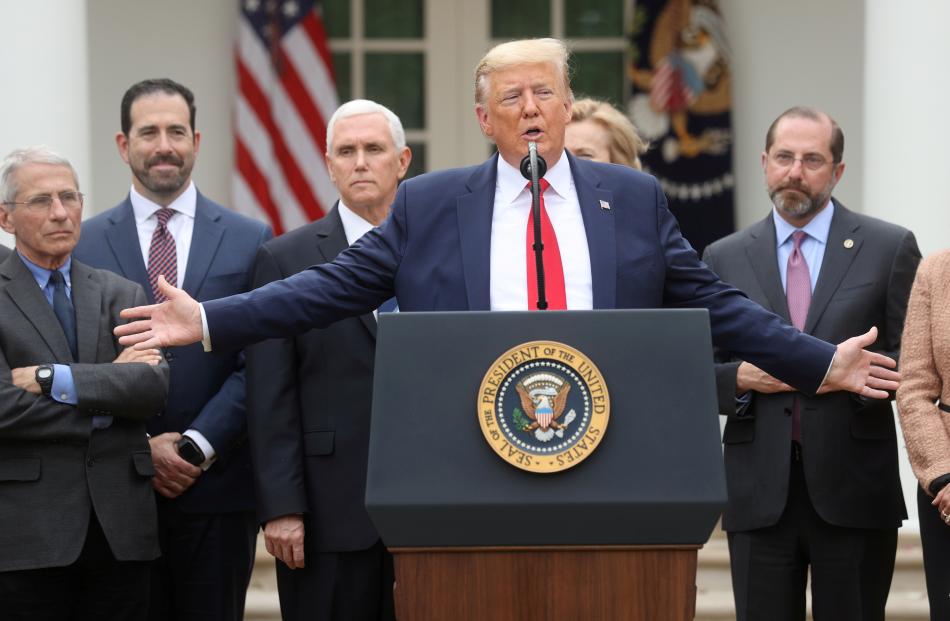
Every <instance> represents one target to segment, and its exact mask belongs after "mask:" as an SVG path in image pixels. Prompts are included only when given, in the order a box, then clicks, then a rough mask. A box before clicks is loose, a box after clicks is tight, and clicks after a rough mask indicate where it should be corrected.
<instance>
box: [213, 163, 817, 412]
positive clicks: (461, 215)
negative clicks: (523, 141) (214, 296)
mask: <svg viewBox="0 0 950 621" xmlns="http://www.w3.org/2000/svg"><path fill="white" fill-rule="evenodd" d="M497 157H498V156H497V155H496V156H495V157H493V158H491V159H489V160H488V161H487V162H484V163H483V164H481V165H479V166H474V167H471V168H458V169H452V170H446V171H440V172H434V173H429V174H426V175H422V176H419V177H416V178H414V179H410V180H408V181H406V182H404V183H403V184H402V185H401V186H400V187H399V191H398V192H397V194H396V200H395V202H394V204H393V209H392V212H391V214H390V216H389V218H387V220H386V221H385V222H384V223H383V225H382V226H380V227H379V228H378V229H375V230H373V231H371V232H369V233H367V234H366V235H364V236H363V238H362V239H361V240H360V241H358V242H357V243H356V244H354V245H353V246H352V247H351V248H350V249H348V250H347V251H345V252H343V253H341V254H340V255H339V256H338V257H337V259H336V260H334V261H333V262H332V263H328V264H325V265H319V266H313V267H311V268H309V269H307V270H305V271H303V272H301V273H299V274H297V275H294V276H291V277H290V278H287V279H284V280H280V281H276V282H274V283H271V284H269V285H267V286H265V287H262V288H260V289H257V290H255V291H253V292H250V293H247V294H244V295H241V296H238V297H233V298H229V299H227V300H216V301H213V302H209V303H206V304H205V305H204V307H205V312H206V315H207V319H208V327H209V331H210V335H211V344H212V347H214V348H215V349H216V350H217V349H218V348H238V347H242V346H244V345H246V344H248V343H251V342H254V341H257V340H261V339H264V338H270V337H277V336H291V335H294V334H297V333H300V332H303V331H305V330H308V329H310V328H314V327H325V326H327V325H329V324H330V323H332V322H334V321H336V320H338V319H341V318H343V317H347V316H352V315H358V314H362V313H366V312H368V311H370V310H372V309H373V308H376V307H377V306H379V304H380V303H381V302H383V301H384V300H386V299H387V298H389V297H391V296H392V295H394V294H395V295H396V296H397V298H398V300H399V308H400V311H409V312H411V311H455V310H489V305H490V297H489V273H490V269H489V262H490V245H491V222H492V209H493V205H494V197H495V178H496V175H497V168H496V166H497ZM567 157H568V160H569V162H570V165H571V172H572V174H573V177H574V184H575V187H576V189H577V197H578V199H579V201H580V208H581V213H582V215H583V219H584V227H585V230H586V233H587V244H588V248H589V249H590V262H591V275H592V278H593V297H594V308H659V307H672V308H677V307H680V308H682V307H700V308H707V309H709V318H710V322H711V325H712V334H713V340H714V341H715V342H716V344H717V345H719V346H728V348H729V349H730V350H731V351H734V352H738V355H740V356H742V357H743V358H744V359H746V360H749V361H750V362H753V363H754V364H756V365H757V366H759V367H760V368H762V369H765V370H766V371H768V372H770V373H772V374H773V375H774V376H776V377H779V378H782V379H783V380H785V381H787V382H788V383H790V384H791V385H793V386H796V387H798V388H799V389H801V390H802V391H803V392H806V393H813V392H815V391H816V390H817V389H818V386H819V385H820V384H821V382H822V380H823V378H824V375H825V373H826V372H827V369H828V366H829V364H830V362H831V359H832V356H833V355H834V350H835V348H834V346H832V345H829V344H827V343H824V342H822V341H820V340H818V339H815V338H813V337H810V336H807V335H803V334H801V333H800V332H799V331H798V330H796V329H794V328H792V327H790V326H788V325H787V324H785V323H784V322H783V321H782V320H781V319H780V318H779V317H778V316H776V315H774V314H773V313H770V312H768V311H766V310H765V309H763V308H762V307H761V306H759V305H758V304H756V303H754V302H752V301H751V300H749V299H748V298H747V297H746V296H745V295H744V294H743V293H741V292H740V291H739V290H737V289H735V288H733V287H731V286H729V285H727V284H725V283H723V282H722V281H720V280H719V277H718V276H716V274H714V273H713V272H712V271H711V270H709V268H707V267H706V266H705V264H703V263H702V262H701V261H700V260H699V257H698V256H697V255H696V252H695V251H694V250H693V248H692V247H691V246H690V245H689V243H688V242H687V241H686V240H685V239H683V237H682V235H681V234H680V231H679V226H678V225H677V223H676V220H675V219H674V217H673V215H672V214H671V213H670V211H669V209H668V208H667V205H666V198H665V197H664V195H663V192H662V191H661V189H660V186H659V184H658V183H657V181H656V180H655V179H654V178H653V177H651V176H649V175H646V174H643V173H640V172H638V171H635V170H632V169H630V168H626V167H623V166H617V165H613V164H599V163H595V162H590V161H586V160H579V159H576V158H574V157H573V156H571V155H570V154H568V155H567Z"/></svg>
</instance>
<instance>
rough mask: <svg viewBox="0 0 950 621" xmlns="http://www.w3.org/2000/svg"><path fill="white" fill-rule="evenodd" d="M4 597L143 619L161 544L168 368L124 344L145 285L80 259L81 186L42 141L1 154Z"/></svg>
mask: <svg viewBox="0 0 950 621" xmlns="http://www.w3.org/2000/svg"><path fill="white" fill-rule="evenodd" d="M0 202H2V209H0V228H2V229H3V230H4V231H6V232H7V233H10V234H12V235H13V236H14V239H15V241H16V252H14V253H11V254H9V256H8V257H7V258H6V260H4V261H3V262H2V263H0V326H2V329H0V602H3V618H4V619H22V620H26V619H141V618H144V617H145V616H146V615H147V612H148V604H149V573H148V563H149V562H150V561H151V560H152V559H154V558H156V557H157V556H158V554H159V548H158V534H157V526H156V517H155V500H154V498H153V494H152V485H151V479H152V476H153V475H154V474H155V470H154V468H153V467H152V460H151V457H150V456H149V446H148V439H147V437H146V433H145V422H144V421H145V419H147V418H148V417H150V416H152V415H153V414H157V413H159V412H161V410H162V408H163V407H164V405H165V397H166V394H167V390H168V366H167V365H166V364H165V362H164V360H163V359H162V356H161V354H160V352H159V351H158V350H155V349H147V350H143V351H137V350H134V349H131V348H129V349H125V350H123V349H122V348H121V347H120V346H119V344H118V343H117V342H116V340H115V337H114V336H113V335H112V330H113V328H114V327H115V326H116V325H117V324H118V323H119V321H120V320H119V311H120V310H121V309H122V308H124V307H126V306H128V305H129V304H142V303H143V302H145V293H144V292H143V291H142V288H141V287H139V286H138V285H136V284H134V283H132V282H129V281H128V280H125V279H124V278H121V277H119V276H116V275H115V274H112V273H111V272H107V271H103V270H96V269H93V268H90V267H88V266H86V265H84V264H82V263H80V262H79V261H77V260H75V259H73V257H72V251H73V248H74V247H75V245H76V241H77V240H78V239H79V227H80V220H81V218H82V209H83V195H82V193H81V192H80V191H79V182H78V180H77V179H76V173H75V171H74V170H73V167H72V166H71V165H70V163H69V162H68V161H67V160H66V159H64V158H62V157H60V156H58V155H56V154H55V153H53V152H51V151H49V150H48V149H46V148H43V147H34V148H30V149H21V150H17V151H14V152H12V153H11V154H10V155H9V156H7V158H6V159H5V160H3V162H2V163H0Z"/></svg>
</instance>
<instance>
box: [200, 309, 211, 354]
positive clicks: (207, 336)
mask: <svg viewBox="0 0 950 621" xmlns="http://www.w3.org/2000/svg"><path fill="white" fill-rule="evenodd" d="M198 310H200V311H201V346H202V347H204V348H205V351H211V333H210V332H209V331H208V316H207V315H205V305H204V304H198Z"/></svg>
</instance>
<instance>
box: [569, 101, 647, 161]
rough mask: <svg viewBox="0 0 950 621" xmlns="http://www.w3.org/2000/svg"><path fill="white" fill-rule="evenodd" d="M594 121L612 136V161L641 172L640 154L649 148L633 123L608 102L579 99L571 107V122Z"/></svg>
mask: <svg viewBox="0 0 950 621" xmlns="http://www.w3.org/2000/svg"><path fill="white" fill-rule="evenodd" d="M588 120H589V121H594V122H595V123H598V124H599V125H601V126H602V127H603V128H604V129H606V130H607V134H608V135H609V136H610V161H611V162H612V163H614V164H623V165H624V166H629V167H631V168H636V169H637V170H640V169H641V168H642V166H641V164H640V154H641V153H645V152H646V150H647V147H648V146H649V145H648V144H647V143H646V142H644V141H643V139H642V138H640V134H638V133H637V128H636V127H634V126H633V122H632V121H631V120H630V119H629V118H628V117H627V115H625V114H624V113H623V112H621V111H620V110H617V109H616V108H614V107H613V106H612V105H610V104H609V103H607V102H606V101H600V100H597V99H590V98H587V99H578V100H577V101H575V102H574V105H573V106H571V122H572V123H574V122H580V121H588Z"/></svg>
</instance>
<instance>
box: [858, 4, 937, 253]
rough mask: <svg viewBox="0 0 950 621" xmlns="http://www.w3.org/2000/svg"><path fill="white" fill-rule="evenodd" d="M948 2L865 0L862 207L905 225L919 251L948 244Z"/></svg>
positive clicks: (934, 249)
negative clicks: (910, 4)
mask: <svg viewBox="0 0 950 621" xmlns="http://www.w3.org/2000/svg"><path fill="white" fill-rule="evenodd" d="M948 21H950V3H948V2H946V1H945V0H922V1H920V2H916V3H915V4H914V10H908V9H907V5H905V4H899V3H893V2H890V1H888V0H868V9H867V21H866V23H867V33H868V39H867V44H866V46H865V48H866V61H865V66H864V72H865V80H866V84H867V88H866V92H867V97H866V98H865V110H866V118H865V125H864V128H865V134H866V136H867V153H868V158H867V160H868V162H867V170H866V174H865V177H864V195H865V196H866V197H867V212H868V213H870V214H872V215H875V216H877V217H880V218H884V219H887V220H892V221H894V222H897V223H899V224H902V225H904V226H906V227H908V228H910V229H911V230H912V231H914V233H915V234H916V236H917V241H918V243H919V244H920V249H921V251H922V252H923V253H924V254H925V255H927V254H930V253H932V252H934V251H936V250H938V249H940V248H945V247H947V246H950V235H948V233H950V201H948V199H947V192H946V191H945V188H946V185H945V183H946V180H947V177H948V170H950V149H948V148H947V140H948V138H950V115H948V114H947V102H948V101H950V72H948V71H947V70H946V59H948V58H950V37H947V35H946V32H945V30H946V29H945V26H946V24H947V22H948Z"/></svg>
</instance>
